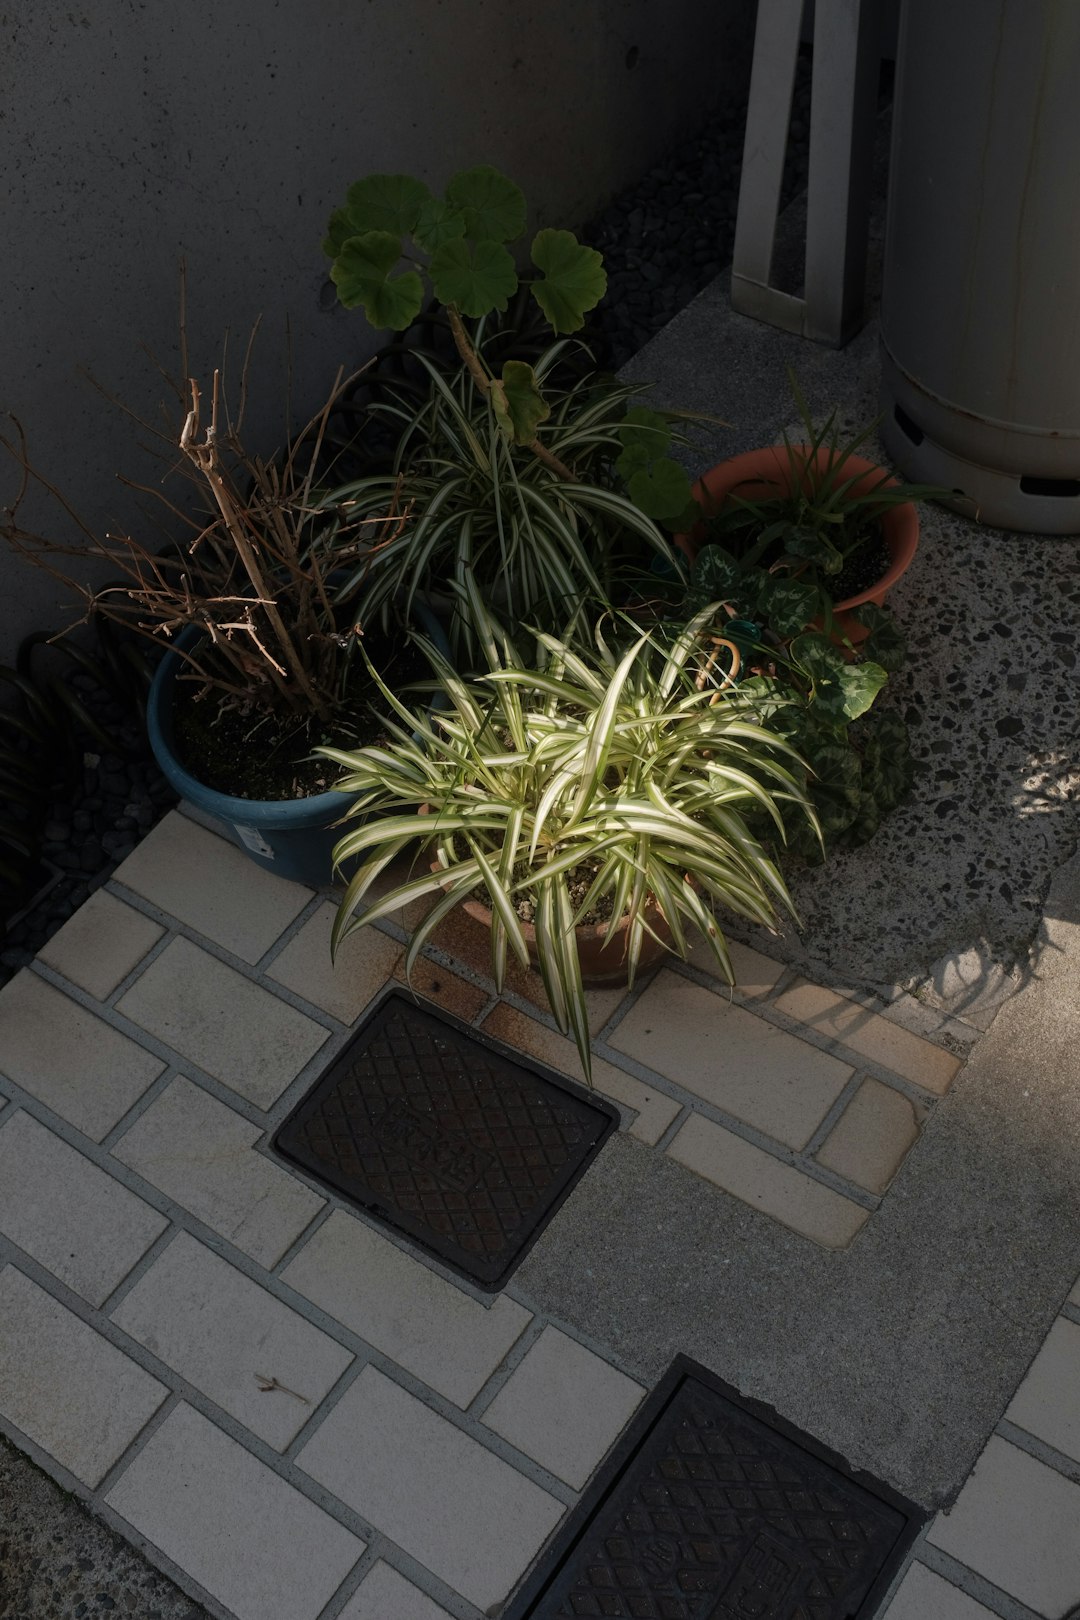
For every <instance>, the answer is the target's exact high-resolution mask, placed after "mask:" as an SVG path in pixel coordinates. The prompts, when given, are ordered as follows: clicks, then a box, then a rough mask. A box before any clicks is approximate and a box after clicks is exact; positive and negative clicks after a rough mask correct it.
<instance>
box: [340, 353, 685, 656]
mask: <svg viewBox="0 0 1080 1620" xmlns="http://www.w3.org/2000/svg"><path fill="white" fill-rule="evenodd" d="M565 347H566V345H565V344H564V343H557V344H554V345H553V346H552V347H551V348H550V349H549V350H548V351H547V352H546V353H545V354H544V355H543V356H542V357H541V358H540V360H539V361H538V362H537V364H536V367H535V372H536V375H537V377H538V379H539V380H540V381H545V382H546V380H547V378H548V377H549V376H551V375H558V362H559V359H560V355H561V353H562V351H563V350H564V349H565ZM420 363H421V364H422V365H423V366H424V367H425V368H426V370H427V372H428V374H429V377H430V380H431V391H430V394H429V396H428V398H427V400H426V402H425V403H423V404H422V405H421V406H419V407H418V406H417V404H416V402H415V400H413V399H411V398H408V397H404V396H403V397H401V398H398V399H395V398H393V397H390V398H384V399H382V400H380V401H378V402H376V403H375V404H373V405H372V406H371V407H370V409H371V412H372V414H373V415H374V416H377V417H378V419H379V420H380V422H382V423H385V424H389V426H390V428H391V431H392V432H394V433H396V435H397V448H396V452H395V457H394V463H393V467H392V469H391V470H390V471H388V472H385V473H378V474H371V475H369V476H367V477H365V478H361V479H358V480H356V481H354V482H352V483H349V484H345V485H342V486H340V487H339V488H337V489H335V490H334V491H333V492H332V493H331V494H330V495H329V496H327V497H326V499H325V506H326V509H327V511H328V513H330V512H332V513H333V515H334V517H335V520H336V521H337V522H340V523H341V524H342V526H343V528H344V530H345V531H346V532H347V534H348V537H349V541H350V544H351V545H352V546H353V547H354V548H358V549H359V553H360V554H359V556H358V558H357V561H356V562H355V563H354V564H353V565H352V567H351V569H350V575H349V580H350V583H349V587H348V588H349V590H350V591H355V593H356V601H357V612H358V615H359V616H360V617H361V618H362V619H365V620H369V621H370V620H372V619H373V618H375V617H379V618H383V619H385V617H386V615H387V614H388V612H389V611H390V608H391V605H392V604H393V603H395V602H397V603H398V604H404V605H405V606H406V608H407V607H408V605H409V604H410V603H411V601H412V599H413V597H414V596H415V595H416V594H417V593H418V592H421V593H423V592H427V593H430V592H435V593H439V592H445V591H446V589H447V587H449V589H450V590H451V591H452V592H455V591H456V594H454V595H452V596H451V601H452V603H453V604H454V607H455V611H454V614H453V618H452V621H451V643H452V645H453V646H454V648H455V651H456V652H458V653H459V654H460V655H461V657H462V658H463V659H464V660H465V662H467V663H474V662H475V660H476V659H477V658H478V656H479V654H480V639H481V638H480V636H479V635H478V633H477V631H476V629H475V628H474V626H473V624H472V622H471V616H470V612H469V607H468V604H469V601H470V600H471V598H470V596H469V595H468V593H467V592H466V590H465V581H466V578H467V577H469V576H471V577H472V578H474V579H475V580H476V582H477V584H478V585H479V586H480V590H481V593H482V595H483V596H484V597H485V598H486V599H487V601H488V602H489V603H491V604H492V605H493V607H494V608H495V611H496V612H497V613H498V614H499V615H500V618H501V619H502V620H503V621H504V622H505V623H506V624H507V625H508V626H510V627H511V629H512V630H513V631H515V632H516V631H517V629H518V628H519V627H520V626H522V625H524V624H532V625H538V626H540V627H542V628H544V629H547V630H549V631H550V630H554V629H555V628H557V627H561V626H564V625H565V624H567V623H568V621H569V620H570V619H571V618H572V617H573V615H574V613H575V611H576V610H577V609H578V608H579V607H580V606H581V605H582V603H584V602H585V601H586V600H588V599H590V598H591V599H592V600H593V601H594V602H600V603H603V602H607V601H609V600H610V599H611V597H612V596H613V595H614V594H616V593H617V592H618V591H619V590H620V589H625V587H626V584H627V582H628V579H629V577H630V576H631V574H632V573H633V570H634V568H637V569H639V570H640V569H642V568H643V567H645V566H647V561H648V559H649V558H651V557H657V558H659V559H660V560H661V561H662V563H663V564H664V565H665V566H666V567H668V568H670V567H671V566H672V558H673V552H672V548H671V546H670V544H669V543H668V541H667V539H666V538H665V536H664V535H663V534H662V533H661V531H660V529H659V528H658V527H657V525H656V523H655V521H654V520H653V519H652V518H651V517H649V516H647V515H646V513H645V511H643V510H642V508H641V506H640V505H639V504H638V502H637V501H635V500H634V499H632V498H631V497H630V495H628V494H627V493H626V492H625V491H624V490H623V489H621V488H620V487H618V486H619V482H620V479H619V474H618V464H619V462H620V460H621V459H623V458H624V457H625V456H627V455H628V454H631V453H636V451H637V441H638V440H642V439H645V438H647V437H648V438H651V439H652V440H654V441H655V442H656V443H657V444H661V443H664V444H665V445H666V443H670V440H671V437H672V428H671V425H670V423H669V422H667V421H666V420H665V419H664V418H663V417H661V416H660V414H659V413H654V412H647V411H645V410H644V409H643V408H641V407H631V412H630V415H629V417H628V412H627V406H628V402H629V401H630V400H631V399H632V398H633V396H634V393H635V391H636V390H635V389H634V388H633V387H631V386H626V385H623V384H620V383H617V382H615V381H614V379H611V378H607V377H604V376H601V375H598V374H595V373H589V372H585V373H579V374H577V375H573V374H570V375H569V377H567V374H566V373H565V372H564V373H563V377H564V380H563V381H562V382H561V383H551V384H548V386H547V390H546V391H547V397H548V403H549V406H550V413H549V415H548V416H547V417H546V418H545V420H544V422H543V423H542V424H539V425H538V426H537V427H536V435H537V441H538V442H539V443H541V444H542V445H543V446H544V447H546V448H548V449H549V450H550V452H551V456H550V457H548V456H544V457H541V456H537V455H536V454H535V453H534V451H535V446H534V445H533V446H528V447H525V448H524V449H523V448H522V447H520V446H518V445H516V444H515V442H514V440H513V439H512V438H508V437H507V436H506V434H505V433H504V432H503V430H502V425H501V423H500V419H499V415H498V412H497V410H496V408H495V405H494V403H493V399H492V396H491V394H490V392H484V391H483V390H481V389H480V388H478V386H477V384H476V381H475V378H474V376H473V374H472V372H471V371H470V370H469V368H468V367H466V366H462V367H461V368H460V370H459V371H458V373H457V375H456V376H451V377H450V378H447V377H446V376H445V375H444V374H443V373H442V372H441V370H440V369H439V368H438V367H436V366H435V365H433V364H431V362H430V361H428V360H426V359H424V358H422V357H421V360H420ZM639 416H641V417H647V418H649V419H650V421H649V423H648V424H647V425H643V424H641V423H639V422H638V420H637V418H638V417H639ZM654 417H655V420H656V424H657V425H656V426H653V425H652V422H651V419H652V418H654ZM628 441H629V442H628ZM552 458H554V459H555V460H556V461H558V463H559V464H560V465H567V464H568V465H570V466H572V467H573V469H574V477H573V479H572V480H568V479H566V478H565V477H563V476H562V474H561V473H558V472H556V471H554V470H553V468H552V464H551V463H552ZM654 465H655V462H654ZM672 465H674V463H672ZM648 471H649V470H648V468H646V469H645V470H644V475H645V476H648ZM388 514H389V515H390V518H391V520H392V521H391V524H390V526H389V527H388V525H387V515H388Z"/></svg>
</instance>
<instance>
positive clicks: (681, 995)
mask: <svg viewBox="0 0 1080 1620" xmlns="http://www.w3.org/2000/svg"><path fill="white" fill-rule="evenodd" d="M609 1043H610V1045H612V1046H614V1047H616V1048H617V1049H618V1050H619V1051H620V1052H626V1053H628V1054H629V1055H630V1056H631V1057H633V1058H637V1060H638V1061H639V1062H640V1063H644V1064H647V1065H648V1067H649V1068H651V1069H655V1070H656V1071H657V1073H658V1074H663V1075H666V1076H667V1078H668V1079H669V1080H674V1081H676V1082H677V1084H679V1085H680V1086H684V1087H685V1088H686V1089H687V1090H688V1091H692V1092H693V1093H694V1094H695V1095H696V1096H698V1097H701V1098H702V1099H703V1100H704V1101H706V1102H709V1103H712V1104H713V1105H714V1106H715V1107H717V1108H722V1109H724V1110H725V1112H726V1113H729V1114H733V1115H734V1116H735V1118H736V1119H741V1120H743V1121H744V1123H745V1124H747V1125H753V1126H755V1127H756V1128H757V1129H758V1130H760V1131H764V1132H765V1133H766V1134H767V1135H768V1136H772V1137H775V1139H776V1140H777V1141H778V1142H784V1143H785V1144H786V1145H787V1146H788V1147H793V1148H801V1147H805V1145H806V1143H807V1142H808V1141H809V1140H810V1138H811V1136H812V1135H813V1133H814V1131H815V1130H816V1129H817V1127H818V1125H819V1124H820V1123H821V1121H822V1120H823V1119H824V1117H825V1115H826V1114H827V1113H828V1111H829V1109H830V1108H831V1107H832V1105H833V1103H834V1102H835V1101H836V1099H837V1097H838V1096H839V1095H840V1093H841V1091H842V1090H843V1089H844V1086H845V1085H846V1084H847V1081H848V1080H849V1079H850V1077H851V1069H850V1068H849V1067H848V1065H847V1064H846V1063H841V1062H840V1061H839V1059H837V1058H834V1057H830V1056H829V1054H828V1053H827V1052H822V1051H819V1050H818V1048H817V1047H815V1046H810V1045H808V1044H807V1042H806V1041H800V1040H798V1039H797V1038H796V1037H795V1036H794V1035H788V1034H787V1033H786V1032H785V1031H784V1030H782V1029H777V1028H776V1027H775V1025H773V1024H767V1023H765V1021H764V1020H763V1019H761V1018H758V1017H757V1016H756V1015H755V1014H754V1013H752V1012H746V1011H744V1010H743V1009H742V1008H741V1007H735V1006H733V1005H732V1004H731V1003H730V1002H729V1001H728V1000H727V998H726V997H725V996H722V995H717V994H715V993H714V992H713V991H710V990H704V989H702V987H701V986H700V985H697V984H692V983H691V982H690V981H689V980H688V979H682V978H679V977H678V975H677V974H674V973H671V972H669V971H667V970H664V971H663V972H661V973H659V974H657V976H656V978H655V979H654V980H653V982H652V984H651V985H650V986H649V988H648V990H646V991H645V993H644V994H643V995H642V996H640V997H639V998H638V1000H637V1001H636V1002H635V1003H634V1005H633V1006H632V1007H631V1008H630V1010H629V1012H628V1013H627V1014H626V1015H625V1017H624V1018H623V1019H622V1020H621V1022H620V1023H619V1024H618V1025H617V1026H616V1028H615V1030H614V1031H613V1033H612V1034H611V1036H610V1037H609Z"/></svg>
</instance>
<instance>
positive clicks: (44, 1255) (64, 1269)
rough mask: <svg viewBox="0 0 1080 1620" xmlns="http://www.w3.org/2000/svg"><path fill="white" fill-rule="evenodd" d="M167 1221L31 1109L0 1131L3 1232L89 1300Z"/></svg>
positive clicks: (94, 1301) (102, 1296)
mask: <svg viewBox="0 0 1080 1620" xmlns="http://www.w3.org/2000/svg"><path fill="white" fill-rule="evenodd" d="M168 1224H169V1222H168V1220H167V1219H166V1217H165V1216H164V1215H161V1214H159V1213H158V1211H157V1210H156V1209H151V1207H150V1205H149V1204H147V1203H146V1202H144V1200H143V1199H141V1198H138V1197H136V1195H135V1194H134V1193H133V1192H129V1191H128V1189H127V1188H126V1187H124V1186H121V1184H120V1182H119V1181H116V1180H114V1179H113V1177H112V1176H109V1175H106V1173H105V1171H104V1170H99V1169H98V1167H97V1165H96V1164H91V1162H90V1160H89V1159H87V1158H84V1156H83V1155H82V1154H81V1153H76V1151H75V1149H74V1148H71V1147H68V1145H67V1143H66V1142H62V1141H61V1140H60V1138H59V1137H58V1136H56V1135H54V1134H53V1132H52V1131H49V1130H46V1129H45V1126H44V1125H39V1124H38V1122H37V1120H34V1119H31V1118H30V1115H29V1114H24V1113H21V1112H20V1113H17V1114H14V1115H13V1116H12V1118H11V1119H9V1120H8V1121H7V1122H6V1123H5V1125H4V1126H3V1129H0V1232H3V1233H4V1235H5V1236H6V1237H9V1238H10V1239H11V1241H12V1242H13V1243H17V1244H18V1245H19V1247H20V1249H25V1250H26V1253H27V1254H29V1255H32V1256H33V1258H34V1259H35V1260H37V1261H38V1262H39V1264H40V1265H43V1266H45V1267H46V1268H47V1269H48V1270H49V1271H51V1272H52V1274H53V1276H54V1277H59V1279H60V1281H61V1282H63V1283H66V1284H67V1285H68V1287H69V1288H72V1289H74V1291H75V1292H76V1293H77V1294H81V1295H82V1297H83V1299H85V1300H88V1301H89V1302H90V1304H91V1305H101V1304H103V1303H104V1301H105V1300H106V1299H108V1297H109V1295H110V1294H111V1293H112V1292H113V1289H114V1288H116V1286H117V1284H118V1283H120V1282H122V1281H123V1279H124V1278H125V1277H126V1276H127V1274H128V1272H129V1271H130V1270H131V1268H132V1266H133V1265H135V1263H136V1261H138V1260H140V1259H141V1258H142V1256H143V1255H144V1254H145V1253H146V1251H147V1249H148V1248H149V1247H150V1245H151V1244H152V1243H153V1242H154V1241H155V1240H156V1239H157V1238H158V1237H160V1236H161V1234H162V1232H164V1230H165V1228H166V1227H167V1226H168Z"/></svg>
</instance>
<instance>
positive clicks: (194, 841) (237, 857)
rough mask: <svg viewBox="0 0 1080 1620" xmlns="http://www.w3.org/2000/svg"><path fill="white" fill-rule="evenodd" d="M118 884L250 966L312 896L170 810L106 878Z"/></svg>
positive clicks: (262, 954)
mask: <svg viewBox="0 0 1080 1620" xmlns="http://www.w3.org/2000/svg"><path fill="white" fill-rule="evenodd" d="M113 876H114V878H115V879H116V881H117V882H118V883H123V884H124V885H125V886H126V887H127V888H129V889H133V890H134V891H135V893H136V894H141V895H142V897H143V899H144V900H149V901H150V902H151V904H153V905H155V906H160V908H161V910H162V911H167V912H168V913H169V915H170V916H172V917H176V918H178V919H179V921H180V922H182V923H186V924H187V926H188V927H189V928H193V929H194V930H195V932H196V933H198V934H205V935H206V938H207V939H212V940H213V941H214V943H215V944H217V945H222V946H224V948H225V949H226V950H227V951H231V952H232V953H233V955H234V956H238V957H239V958H240V960H241V961H242V962H252V963H254V962H257V961H258V960H259V958H260V957H261V956H265V955H266V952H267V951H268V950H269V949H270V947H271V945H272V944H273V943H274V941H275V940H276V939H278V938H279V937H280V935H281V934H282V933H284V931H285V929H286V928H287V927H288V926H289V924H290V923H291V922H292V920H293V918H294V917H297V916H299V914H300V912H301V911H303V909H304V907H305V906H306V905H307V903H308V901H309V900H310V899H311V890H310V889H305V888H302V887H301V885H300V884H299V883H290V882H288V881H286V880H285V879H284V878H279V877H275V876H274V874H273V873H272V872H268V871H266V870H265V868H263V867H261V866H256V864H255V862H254V861H249V860H248V858H247V856H246V855H245V854H244V853H243V851H242V850H240V849H238V848H237V847H236V845H235V844H231V843H229V842H228V840H227V839H225V838H219V837H218V836H217V834H216V833H212V832H208V831H207V829H206V828H205V827H200V826H199V825H198V824H197V823H196V822H194V821H191V820H189V818H188V817H187V816H184V815H181V814H180V812H179V811H178V810H172V811H170V812H169V814H168V815H167V816H165V817H164V819H163V820H162V821H159V822H158V824H157V826H156V827H155V828H154V830H153V832H151V833H150V834H149V835H148V836H147V837H146V838H144V839H143V841H142V843H141V844H139V846H138V848H137V849H135V850H133V851H132V853H131V854H130V855H129V856H128V858H127V860H126V861H123V862H122V863H121V864H120V865H119V866H118V867H117V869H116V871H115V873H114V874H113Z"/></svg>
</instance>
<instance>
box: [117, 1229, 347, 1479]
mask: <svg viewBox="0 0 1080 1620" xmlns="http://www.w3.org/2000/svg"><path fill="white" fill-rule="evenodd" d="M112 1318H113V1321H114V1322H115V1323H116V1324H117V1326H118V1327H121V1328H123V1330H124V1332H125V1333H129V1334H130V1335H131V1337H132V1338H133V1339H137V1340H138V1341H139V1343H140V1344H143V1345H145V1346H146V1348H147V1349H148V1350H150V1351H152V1352H153V1353H154V1355H155V1356H158V1357H160V1359H161V1360H162V1361H164V1362H165V1364H166V1366H169V1367H172V1368H173V1369H174V1370H175V1371H176V1372H178V1373H179V1374H180V1375H181V1377H183V1378H186V1379H187V1381H188V1383H189V1384H194V1386H195V1388H196V1389H201V1390H202V1392H203V1394H204V1395H208V1396H209V1397H210V1399H211V1400H212V1401H216V1402H217V1404H218V1406H220V1407H222V1408H223V1409H224V1410H225V1411H226V1412H229V1413H231V1415H232V1416H233V1417H234V1418H236V1419H237V1420H238V1421H239V1422H240V1423H243V1424H245V1425H246V1427H247V1428H249V1429H250V1430H251V1431H252V1433H253V1434H257V1435H258V1436H259V1437H260V1439H263V1440H265V1441H266V1442H267V1444H268V1445H271V1446H273V1447H274V1448H275V1449H276V1450H277V1451H284V1449H285V1447H286V1446H287V1445H288V1444H289V1442H290V1441H291V1440H292V1439H293V1438H294V1437H295V1436H296V1435H297V1434H298V1433H299V1432H300V1430H301V1429H302V1428H303V1426H304V1424H305V1423H306V1422H307V1420H308V1418H309V1417H310V1416H311V1414H312V1412H314V1410H315V1408H316V1407H317V1406H318V1404H319V1402H320V1401H321V1400H322V1398H323V1396H324V1395H325V1394H326V1393H327V1391H328V1390H329V1389H330V1388H331V1387H332V1385H334V1384H335V1383H336V1382H337V1380H338V1379H339V1378H340V1376H341V1374H342V1373H343V1372H344V1371H345V1368H346V1367H347V1366H348V1365H349V1363H350V1362H351V1361H352V1359H353V1358H352V1355H351V1354H350V1352H349V1351H348V1350H345V1349H343V1348H342V1346H341V1345H339V1344H335V1343H334V1341H333V1339H331V1338H329V1337H328V1336H327V1335H326V1334H325V1333H322V1332H321V1331H320V1330H319V1329H318V1328H317V1327H313V1326H312V1325H311V1323H310V1322H305V1321H304V1318H303V1317H302V1316H298V1315H297V1313H296V1312H295V1311H294V1310H291V1309H290V1308H289V1306H288V1305H283V1304H282V1303H281V1301H280V1300H278V1299H275V1298H274V1296H273V1294H270V1293H268V1292H267V1290H266V1289H265V1288H261V1287H260V1286H259V1284H258V1283H255V1282H252V1281H251V1279H250V1278H249V1277H245V1276H244V1274H243V1272H240V1271H237V1269H236V1267H235V1266H230V1265H229V1264H228V1263H227V1262H226V1261H224V1260H222V1259H221V1258H220V1257H219V1256H218V1255H216V1254H214V1253H212V1252H211V1250H209V1249H208V1248H206V1246H205V1244H202V1243H199V1242H197V1241H196V1239H195V1238H193V1237H190V1236H189V1235H188V1234H187V1233H186V1232H181V1233H180V1234H179V1235H178V1236H177V1237H176V1238H175V1239H174V1240H173V1242H172V1243H170V1245H169V1247H168V1248H167V1249H166V1250H165V1252H164V1254H162V1255H161V1256H159V1258H158V1259H157V1261H155V1263H154V1265H152V1266H151V1268H150V1270H149V1271H148V1272H147V1273H146V1275H145V1276H144V1277H140V1279H139V1281H138V1282H137V1283H136V1285H135V1287H134V1288H133V1289H132V1290H131V1292H130V1293H129V1294H127V1295H125V1297H124V1298H123V1299H122V1300H121V1301H120V1304H119V1305H118V1306H117V1307H116V1309H115V1310H114V1311H113V1312H112ZM270 1380H276V1382H277V1383H278V1384H279V1385H281V1386H282V1387H281V1388H280V1389H271V1390H265V1389H263V1388H262V1387H261V1386H262V1385H263V1384H264V1383H265V1382H266V1381H270Z"/></svg>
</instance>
